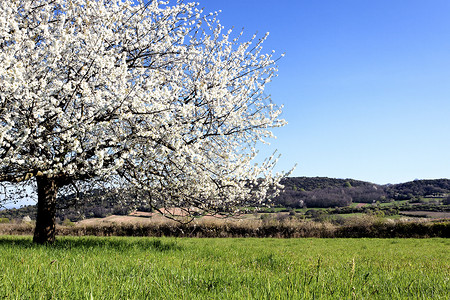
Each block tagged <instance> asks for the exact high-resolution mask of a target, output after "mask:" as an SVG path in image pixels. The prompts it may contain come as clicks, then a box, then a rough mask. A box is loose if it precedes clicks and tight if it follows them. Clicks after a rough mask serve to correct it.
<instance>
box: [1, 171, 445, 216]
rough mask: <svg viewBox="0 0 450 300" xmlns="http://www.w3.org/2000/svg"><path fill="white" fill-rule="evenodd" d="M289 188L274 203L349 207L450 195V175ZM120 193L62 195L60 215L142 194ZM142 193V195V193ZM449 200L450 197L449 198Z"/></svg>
mask: <svg viewBox="0 0 450 300" xmlns="http://www.w3.org/2000/svg"><path fill="white" fill-rule="evenodd" d="M281 183H282V184H283V185H284V186H285V189H284V190H283V191H281V193H280V195H279V196H278V197H276V198H275V199H274V200H273V201H272V202H271V205H274V206H282V207H291V208H301V207H308V208H314V207H331V208H334V207H347V206H349V205H350V204H351V203H376V202H390V201H393V200H411V199H413V200H414V199H419V198H420V197H441V198H443V197H448V196H450V179H434V180H414V181H410V182H405V183H400V184H388V185H378V184H374V183H371V182H366V181H361V180H355V179H337V178H328V177H287V178H284V179H283V180H282V182H281ZM120 194H121V199H122V200H125V204H123V203H124V202H122V201H118V198H119V197H117V193H112V192H104V191H101V190H94V191H92V192H90V193H86V194H85V195H83V198H82V199H83V200H82V201H81V202H78V203H76V205H74V206H73V205H70V204H72V202H73V201H74V198H75V197H74V195H69V196H67V197H62V198H60V201H59V205H60V207H59V209H58V211H57V218H59V220H61V221H62V220H64V219H70V220H71V221H79V220H81V219H85V218H94V217H97V218H98V217H105V216H107V215H111V214H115V215H127V214H128V213H130V212H131V209H132V208H131V207H130V205H129V204H127V203H131V202H133V201H134V199H136V198H137V197H138V193H136V192H120ZM141 196H142V195H141ZM446 201H448V200H446ZM136 208H137V209H138V210H140V211H150V210H151V208H150V207H149V206H148V205H138V206H137V207H136ZM26 215H28V216H30V217H31V218H32V219H35V218H36V206H34V205H30V206H26V207H22V208H13V209H5V210H1V211H0V218H8V219H21V218H22V217H24V216H26Z"/></svg>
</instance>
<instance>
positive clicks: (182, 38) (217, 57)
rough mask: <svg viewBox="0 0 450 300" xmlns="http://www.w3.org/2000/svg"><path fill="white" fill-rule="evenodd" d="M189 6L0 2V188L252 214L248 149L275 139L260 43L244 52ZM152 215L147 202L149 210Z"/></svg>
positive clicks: (255, 181) (260, 190) (265, 178)
mask: <svg viewBox="0 0 450 300" xmlns="http://www.w3.org/2000/svg"><path fill="white" fill-rule="evenodd" d="M231 34H232V33H231V31H228V32H224V31H223V27H222V26H221V25H220V23H219V21H218V20H217V14H216V13H214V14H209V15H203V12H202V10H200V9H199V8H198V4H196V3H182V2H177V3H176V4H175V5H171V3H170V2H161V1H149V2H147V1H137V0H133V1H131V0H118V1H116V0H90V1H89V0H51V1H50V0H33V1H32V0H10V1H0V62H1V63H0V181H10V182H18V181H21V180H27V179H29V178H32V177H33V176H46V177H48V178H53V179H54V180H55V181H56V182H57V184H58V185H59V186H64V185H66V184H68V183H72V182H75V181H86V180H91V179H93V178H102V179H105V180H107V179H108V178H117V177H118V176H120V177H122V178H124V179H126V180H127V181H128V182H130V183H133V184H135V185H137V186H138V187H139V188H142V189H145V190H146V191H148V193H149V201H157V203H164V205H165V206H167V207H173V206H182V207H191V206H195V207H198V208H201V209H211V208H212V209H224V208H229V207H236V206H239V205H241V204H242V203H243V201H248V200H249V199H252V200H253V201H260V200H261V199H263V198H264V197H265V196H266V193H267V191H268V190H269V189H273V188H274V187H275V186H276V185H277V183H278V181H279V179H280V176H272V175H271V168H272V167H273V164H274V163H275V161H276V159H273V158H269V159H268V160H267V161H266V163H264V164H262V165H261V166H257V165H255V164H254V163H253V162H252V160H253V158H254V157H255V156H256V150H255V145H256V144H257V143H258V142H260V141H264V140H265V139H266V138H269V137H272V133H271V131H270V128H273V127H278V126H283V125H284V124H285V122H284V120H281V119H279V118H278V117H279V115H280V113H281V110H280V109H279V108H277V107H275V106H274V105H273V104H271V103H270V99H267V97H266V96H264V93H263V91H264V86H265V84H266V83H268V82H270V81H271V79H272V78H273V77H274V76H275V72H276V66H275V64H274V60H273V58H272V54H263V53H262V48H261V46H262V43H263V41H264V40H265V38H266V37H263V38H262V39H260V40H257V39H256V37H254V38H253V39H251V40H250V41H248V42H243V43H241V42H240V40H239V37H240V36H238V37H237V38H234V39H232V38H231ZM155 203H156V202H155Z"/></svg>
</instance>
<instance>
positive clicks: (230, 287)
mask: <svg viewBox="0 0 450 300" xmlns="http://www.w3.org/2000/svg"><path fill="white" fill-rule="evenodd" d="M449 261H450V240H448V239H252V238H250V239H239V238H237V239H225V238H224V239H189V238H177V239H176V238H158V239H156V238H136V237H59V238H58V239H57V242H56V244H55V245H54V246H39V245H33V244H32V243H31V237H27V236H25V237H24V236H21V237H18V236H1V237H0V263H1V267H2V272H1V275H0V298H1V299H3V298H4V299H448V298H449V295H450V288H449V286H450V265H449Z"/></svg>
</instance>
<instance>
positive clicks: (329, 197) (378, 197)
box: [273, 185, 387, 208]
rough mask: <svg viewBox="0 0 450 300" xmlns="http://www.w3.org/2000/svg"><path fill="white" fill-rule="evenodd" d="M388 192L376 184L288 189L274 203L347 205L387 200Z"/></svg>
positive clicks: (289, 205) (291, 205)
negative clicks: (303, 189)
mask: <svg viewBox="0 0 450 300" xmlns="http://www.w3.org/2000/svg"><path fill="white" fill-rule="evenodd" d="M386 199H387V198H386V193H385V191H384V190H382V189H378V188H377V187H376V186H370V185H366V186H359V187H349V188H336V187H329V188H324V189H316V190H312V191H299V190H293V189H286V190H285V191H284V192H282V193H281V194H280V195H279V196H277V197H276V198H275V199H274V200H273V203H274V204H276V205H280V206H284V207H292V208H301V207H345V206H348V205H350V204H351V203H352V202H361V203H373V202H378V201H382V202H383V201H386Z"/></svg>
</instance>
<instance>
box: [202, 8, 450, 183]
mask: <svg viewBox="0 0 450 300" xmlns="http://www.w3.org/2000/svg"><path fill="white" fill-rule="evenodd" d="M200 6H202V7H204V8H205V11H207V12H209V11H216V10H222V13H221V14H220V15H219V19H220V20H221V23H222V25H224V26H225V28H230V27H234V28H235V30H236V33H237V32H239V31H240V30H241V29H242V28H244V30H245V33H246V34H247V35H248V36H251V35H252V34H253V33H255V32H258V33H260V34H261V35H262V34H264V33H265V32H267V31H268V32H270V36H269V39H268V41H267V42H266V43H265V50H267V52H269V51H271V50H272V49H273V50H276V52H277V53H280V54H281V53H283V52H285V53H286V56H285V57H284V58H283V59H282V60H281V61H280V62H279V76H278V78H276V79H275V80H274V81H273V82H272V83H271V84H270V86H269V87H268V89H267V92H268V93H269V94H271V95H272V99H273V101H274V102H275V103H277V104H283V105H284V106H285V108H284V113H283V117H284V118H285V119H286V120H287V121H288V122H289V125H288V126H286V127H284V128H282V129H280V130H276V135H277V136H278V139H277V140H273V141H272V145H271V149H278V151H279V152H280V153H281V154H282V158H281V160H280V163H279V166H278V168H277V170H287V169H289V168H290V167H291V166H292V165H294V164H295V163H298V166H297V168H296V170H295V172H294V173H293V176H327V177H336V178H354V179H360V180H366V181H371V182H374V183H379V184H386V183H399V182H405V181H410V180H414V179H433V178H450V17H449V16H450V1H448V0H433V1H423V0H422V1H415V0H408V1H406V0H403V1H401V0H398V1H391V0H377V1H369V0H366V1H363V0H352V1H350V0H339V1H336V0H326V1H325V0H308V1H306V0H279V1H268V0H227V1H219V0H209V1H208V0H203V1H200ZM267 153H269V152H266V151H264V152H262V154H267Z"/></svg>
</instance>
